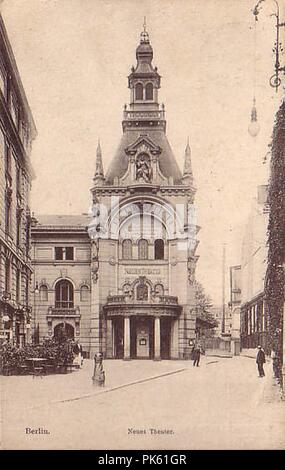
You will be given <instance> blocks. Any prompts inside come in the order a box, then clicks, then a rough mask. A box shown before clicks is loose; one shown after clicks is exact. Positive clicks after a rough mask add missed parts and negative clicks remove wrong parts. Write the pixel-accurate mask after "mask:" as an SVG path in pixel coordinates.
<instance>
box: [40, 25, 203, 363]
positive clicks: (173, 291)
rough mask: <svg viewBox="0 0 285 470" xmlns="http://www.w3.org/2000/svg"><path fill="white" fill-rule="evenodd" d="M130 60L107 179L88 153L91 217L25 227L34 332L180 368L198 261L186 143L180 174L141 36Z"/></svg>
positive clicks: (189, 335)
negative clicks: (61, 334)
mask: <svg viewBox="0 0 285 470" xmlns="http://www.w3.org/2000/svg"><path fill="white" fill-rule="evenodd" d="M136 59H137V64H136V67H133V68H132V70H131V73H130V75H129V77H128V87H129V89H130V103H129V105H128V106H126V105H125V107H124V111H123V121H122V137H121V141H120V144H119V146H118V149H117V152H116V154H115V156H114V158H113V160H112V162H111V164H110V167H109V168H108V170H107V172H106V174H105V173H104V168H103V157H102V151H101V148H100V145H98V148H97V154H96V168H95V175H94V179H93V182H94V184H93V187H92V190H91V192H92V201H93V210H92V215H90V216H89V217H88V216H79V217H76V216H73V222H72V220H71V219H72V217H71V219H70V220H68V217H64V216H62V217H61V219H60V217H59V216H54V217H53V216H50V218H49V220H47V219H46V218H42V217H36V220H35V221H34V224H33V230H32V234H33V244H34V266H35V280H34V282H35V285H36V286H37V288H38V290H39V294H40V292H41V289H42V291H44V293H43V292H42V294H40V295H39V296H38V297H36V296H35V325H37V324H39V329H40V336H42V337H43V336H45V337H46V336H47V337H48V336H53V335H54V334H57V331H58V328H62V327H64V328H65V330H66V331H67V330H68V331H69V334H70V335H71V336H74V337H75V338H78V339H79V340H80V341H81V343H82V345H83V349H84V350H85V351H86V353H87V354H91V355H93V354H94V352H96V351H102V352H103V353H104V355H105V357H107V358H124V359H131V358H142V359H157V360H159V359H170V358H171V359H175V358H185V359H187V358H189V357H190V352H191V349H192V344H193V340H194V339H195V328H196V318H195V295H194V279H195V266H196V262H197V259H198V257H197V256H196V254H195V251H196V248H197V244H198V242H197V240H196V234H197V231H198V228H197V226H196V224H195V212H194V196H195V188H194V185H193V174H192V165H191V151H190V147H189V143H188V144H187V147H186V150H185V161H184V170H183V172H181V170H180V169H179V166H178V164H177V162H176V159H175V156H174V154H173V152H172V150H171V147H170V144H169V142H168V140H167V136H166V119H165V108H164V105H160V104H159V98H158V94H159V89H160V84H161V77H160V75H159V73H158V70H157V68H156V67H154V66H153V64H152V60H153V49H152V46H151V44H150V40H149V36H148V33H147V32H146V30H144V31H143V32H142V34H141V38H140V44H139V45H138V47H137V49H136ZM82 289H83V290H82ZM43 298H44V299H45V300H43Z"/></svg>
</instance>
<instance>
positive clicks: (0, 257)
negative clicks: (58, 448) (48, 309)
mask: <svg viewBox="0 0 285 470" xmlns="http://www.w3.org/2000/svg"><path fill="white" fill-rule="evenodd" d="M35 137H36V127H35V123H34V120H33V116H32V113H31V110H30V107H29V104H28V101H27V98H26V95H25V91H24V88H23V85H22V82H21V78H20V75H19V71H18V68H17V64H16V61H15V57H14V55H13V51H12V48H11V45H10V42H9V39H8V35H7V31H6V29H5V26H4V22H3V19H2V16H1V15H0V314H1V315H0V328H1V341H3V340H8V341H10V342H12V343H14V344H17V345H23V344H24V343H25V342H26V341H29V340H30V333H29V332H30V317H31V312H32V306H31V298H30V282H31V273H32V267H31V257H30V255H31V253H30V223H31V216H30V202H29V193H30V188H31V180H32V178H33V169H32V166H31V162H30V154H31V144H32V141H33V140H34V139H35Z"/></svg>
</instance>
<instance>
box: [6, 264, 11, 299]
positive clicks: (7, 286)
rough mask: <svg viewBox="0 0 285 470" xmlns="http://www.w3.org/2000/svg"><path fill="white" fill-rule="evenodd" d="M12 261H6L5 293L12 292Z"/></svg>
mask: <svg viewBox="0 0 285 470" xmlns="http://www.w3.org/2000/svg"><path fill="white" fill-rule="evenodd" d="M10 268H11V265H10V261H9V260H8V259H6V261H5V292H10V276H11V273H10Z"/></svg>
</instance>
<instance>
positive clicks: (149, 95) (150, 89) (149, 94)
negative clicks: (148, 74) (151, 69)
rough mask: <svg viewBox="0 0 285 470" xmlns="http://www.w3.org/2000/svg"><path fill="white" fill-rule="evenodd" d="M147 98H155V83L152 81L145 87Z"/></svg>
mask: <svg viewBox="0 0 285 470" xmlns="http://www.w3.org/2000/svg"><path fill="white" fill-rule="evenodd" d="M145 99H146V100H153V85H152V83H148V84H147V86H146V87H145Z"/></svg>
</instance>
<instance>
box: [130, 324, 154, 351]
mask: <svg viewBox="0 0 285 470" xmlns="http://www.w3.org/2000/svg"><path fill="white" fill-rule="evenodd" d="M153 328H154V321H153V318H152V317H132V318H131V351H130V352H131V357H132V358H136V359H151V358H152V357H153Z"/></svg>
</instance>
